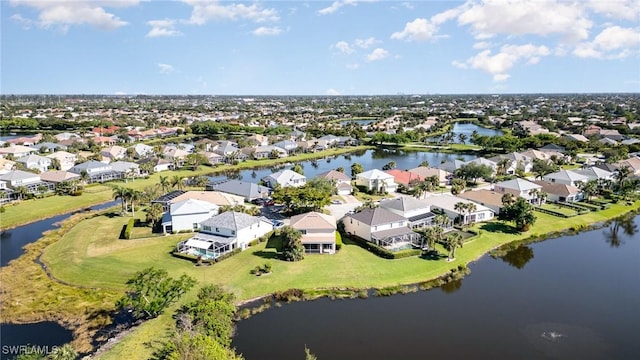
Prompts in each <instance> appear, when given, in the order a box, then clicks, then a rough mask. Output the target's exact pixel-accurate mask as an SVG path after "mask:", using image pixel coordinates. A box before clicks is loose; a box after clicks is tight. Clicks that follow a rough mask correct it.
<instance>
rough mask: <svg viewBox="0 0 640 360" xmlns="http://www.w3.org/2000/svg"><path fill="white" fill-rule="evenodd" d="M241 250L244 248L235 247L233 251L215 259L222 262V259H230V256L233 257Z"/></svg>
mask: <svg viewBox="0 0 640 360" xmlns="http://www.w3.org/2000/svg"><path fill="white" fill-rule="evenodd" d="M241 251H242V249H240V248H236V249H233V250H231V252H228V253H226V254H224V255H220V256H218V257H217V258H216V260H215V261H216V262H220V261H222V260H224V259H228V258H230V257H232V256H233V255H236V254H239V253H240V252H241Z"/></svg>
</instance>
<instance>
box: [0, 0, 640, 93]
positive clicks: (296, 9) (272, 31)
mask: <svg viewBox="0 0 640 360" xmlns="http://www.w3.org/2000/svg"><path fill="white" fill-rule="evenodd" d="M0 7H1V8H0V10H1V12H0V21H1V22H0V24H1V25H0V26H1V29H0V30H1V32H0V37H1V38H0V50H1V54H0V93H2V94H108V95H124V94H126V95H135V94H149V95H167V94H168V95H173V94H175V95H396V94H495V93H593V92H640V1H638V0H576V1H558V0H521V1H515V0H469V1H375V0H362V1H358V0H336V1H300V0H298V1H250V2H243V1H216V0H181V1H169V0H165V1H157V0H150V1H144V0H73V1H69V0H2V1H0Z"/></svg>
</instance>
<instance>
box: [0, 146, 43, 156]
mask: <svg viewBox="0 0 640 360" xmlns="http://www.w3.org/2000/svg"><path fill="white" fill-rule="evenodd" d="M35 152H37V150H36V149H34V148H31V147H28V146H24V145H11V146H8V147H0V157H3V158H6V157H7V156H8V155H11V156H13V158H14V159H18V158H21V157H23V156H27V155H29V154H32V153H35Z"/></svg>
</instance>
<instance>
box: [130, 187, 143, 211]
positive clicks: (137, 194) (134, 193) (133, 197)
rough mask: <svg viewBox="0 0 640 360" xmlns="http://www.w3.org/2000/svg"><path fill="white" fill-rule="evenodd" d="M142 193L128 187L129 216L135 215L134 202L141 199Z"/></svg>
mask: <svg viewBox="0 0 640 360" xmlns="http://www.w3.org/2000/svg"><path fill="white" fill-rule="evenodd" d="M142 197H143V195H142V193H141V192H140V191H137V190H132V189H129V202H131V216H132V217H135V216H136V203H138V202H140V201H141V200H142Z"/></svg>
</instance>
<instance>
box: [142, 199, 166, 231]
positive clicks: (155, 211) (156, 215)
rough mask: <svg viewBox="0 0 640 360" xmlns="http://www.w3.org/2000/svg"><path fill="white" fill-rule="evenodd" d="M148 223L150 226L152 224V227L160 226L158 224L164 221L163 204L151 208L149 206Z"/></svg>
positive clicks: (152, 205) (147, 210)
mask: <svg viewBox="0 0 640 360" xmlns="http://www.w3.org/2000/svg"><path fill="white" fill-rule="evenodd" d="M146 213H147V216H146V221H147V223H148V224H151V226H152V227H155V226H156V225H158V222H159V221H160V220H161V219H162V214H163V213H164V211H163V209H162V204H159V203H153V204H151V205H150V206H147V209H146Z"/></svg>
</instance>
